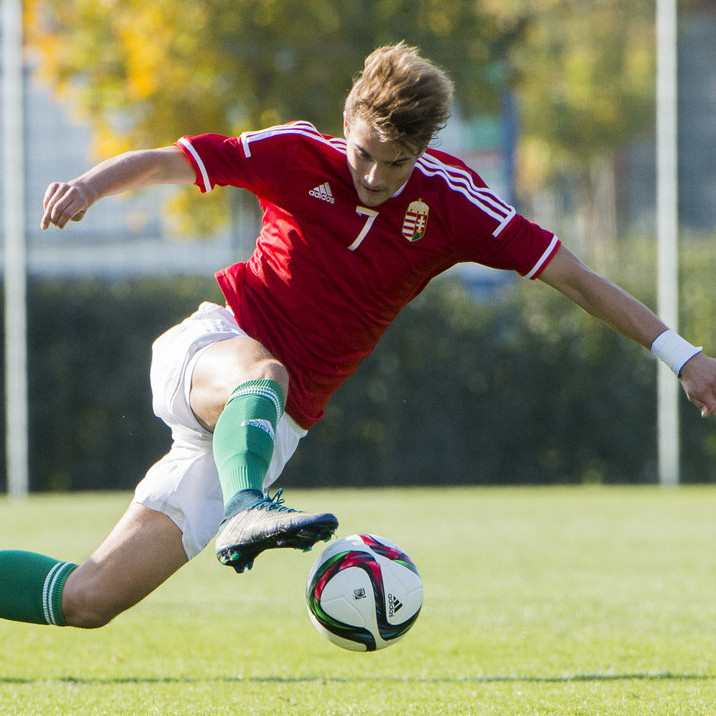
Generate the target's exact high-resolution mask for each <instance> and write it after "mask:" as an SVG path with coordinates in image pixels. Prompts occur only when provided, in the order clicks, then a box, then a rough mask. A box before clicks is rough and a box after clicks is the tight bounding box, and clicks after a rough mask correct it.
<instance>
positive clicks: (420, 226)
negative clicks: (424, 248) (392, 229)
mask: <svg viewBox="0 0 716 716" xmlns="http://www.w3.org/2000/svg"><path fill="white" fill-rule="evenodd" d="M429 211H430V207H429V206H428V205H427V204H426V203H425V202H424V201H423V200H422V199H418V200H417V201H414V202H412V203H411V204H410V206H408V210H407V211H406V212H405V218H404V219H403V230H402V233H403V236H404V237H405V238H406V239H407V240H408V241H419V240H420V239H422V238H423V236H425V230H426V229H427V228H428V212H429Z"/></svg>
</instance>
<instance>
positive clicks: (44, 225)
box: [40, 182, 92, 231]
mask: <svg viewBox="0 0 716 716" xmlns="http://www.w3.org/2000/svg"><path fill="white" fill-rule="evenodd" d="M91 205H92V199H91V198H90V196H89V192H88V191H87V189H86V188H85V187H84V185H82V184H74V183H67V182H53V183H52V184H50V186H48V187H47V191H46V192H45V198H44V201H43V206H44V208H45V213H44V214H43V215H42V220H41V221H40V228H41V229H42V230H43V231H45V230H46V229H48V228H49V227H50V224H54V225H55V226H57V227H58V228H60V229H64V228H65V226H66V225H67V222H68V221H82V218H83V217H84V215H85V213H86V212H87V209H89V208H90V206H91Z"/></svg>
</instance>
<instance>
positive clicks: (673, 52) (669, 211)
mask: <svg viewBox="0 0 716 716" xmlns="http://www.w3.org/2000/svg"><path fill="white" fill-rule="evenodd" d="M656 40H657V42H656V51H657V71H656V75H657V81H656V84H657V88H656V104H657V111H656V142H657V149H656V156H657V159H656V176H657V179H656V181H657V189H656V204H657V244H658V259H657V282H658V284H657V295H658V302H657V304H658V313H659V316H660V317H661V319H662V320H663V321H664V322H665V323H666V324H667V325H668V326H669V327H670V328H673V329H674V330H675V331H678V322H679V292H678V269H679V265H678V251H677V246H678V223H679V219H678V197H679V192H678V148H677V137H678V135H677V131H678V120H677V116H678V113H677V4H676V0H657V2H656ZM657 421H658V440H659V481H660V482H661V484H662V485H676V484H678V483H679V479H680V475H679V473H680V440H679V384H678V381H676V380H675V379H674V376H673V374H672V372H671V371H670V370H669V369H668V368H667V367H666V366H665V365H663V364H662V363H661V362H660V363H659V367H658V417H657Z"/></svg>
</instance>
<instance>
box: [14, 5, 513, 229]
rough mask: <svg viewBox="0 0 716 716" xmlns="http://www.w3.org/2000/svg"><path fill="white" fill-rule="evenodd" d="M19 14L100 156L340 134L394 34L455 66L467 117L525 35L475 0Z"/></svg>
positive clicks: (43, 68)
mask: <svg viewBox="0 0 716 716" xmlns="http://www.w3.org/2000/svg"><path fill="white" fill-rule="evenodd" d="M26 8H27V10H26V11H27V18H26V25H27V29H28V41H29V44H30V46H31V47H32V48H34V49H35V50H36V51H37V53H38V56H39V75H40V76H41V77H42V78H44V79H45V80H46V81H47V82H48V83H49V84H50V85H51V86H52V87H54V88H56V90H57V92H58V94H59V95H60V96H61V97H63V98H64V99H65V100H66V101H68V102H69V103H70V104H71V105H72V106H73V107H74V108H76V110H77V111H78V112H81V113H82V114H83V115H84V116H85V117H86V118H88V119H89V120H90V122H91V123H92V125H93V127H94V128H95V132H96V133H95V141H94V147H95V151H96V154H97V155H98V156H101V157H104V156H108V155H112V154H116V153H118V152H120V151H123V150H126V149H129V148H136V147H137V146H156V145H161V144H169V143H171V142H173V141H175V140H176V139H177V138H178V137H180V136H182V135H184V134H197V133H201V132H207V131H212V132H219V133H223V134H232V135H233V134H238V133H239V132H241V131H242V130H245V129H248V128H258V127H263V126H268V125H271V124H274V123H277V122H280V121H288V120H291V119H306V120H309V121H312V122H314V123H315V124H316V125H317V126H318V127H319V128H320V129H321V130H322V131H326V132H331V133H339V132H341V113H342V108H343V101H344V98H345V95H346V93H347V92H348V90H349V89H350V85H351V81H352V78H353V76H354V75H355V74H356V73H357V72H358V71H359V70H360V68H361V67H362V64H363V59H364V57H365V56H366V55H367V54H368V53H369V52H370V51H372V50H373V49H374V48H375V47H377V46H379V45H381V44H386V43H391V42H396V41H398V40H402V39H405V40H406V41H407V42H409V43H410V44H416V45H419V46H420V47H421V49H422V51H423V52H424V53H425V54H426V56H428V57H430V58H431V59H433V60H434V61H435V62H437V63H438V64H440V65H442V66H443V67H445V69H446V70H448V71H449V73H450V74H451V75H452V76H453V77H454V79H455V80H456V83H457V86H458V99H459V101H460V103H461V106H462V107H463V108H464V109H465V111H472V110H475V109H477V108H480V109H484V108H494V107H496V106H497V101H498V98H499V94H500V90H501V88H500V87H499V86H496V82H495V78H496V75H495V72H494V67H495V66H497V65H499V64H500V63H503V62H504V60H505V58H506V57H507V55H508V53H509V50H510V49H511V47H512V46H513V44H514V42H515V41H516V40H517V39H518V37H519V36H520V34H521V32H522V31H523V29H524V28H523V25H522V23H520V22H518V21H516V20H514V19H513V18H512V17H508V16H505V15H500V16H499V17H497V16H495V14H494V13H492V12H488V11H486V10H484V9H483V4H482V3H480V2H475V0H454V1H452V2H448V3H446V2H443V0H305V1H304V2H295V1H294V0H204V1H203V2H197V1H196V0H122V2H120V1H119V0H73V2H70V3H67V2H65V1H64V0H27V2H26ZM507 79H508V78H507V77H505V76H504V74H503V75H502V76H501V77H500V80H501V81H505V80H507ZM192 195H194V192H192ZM226 196H227V193H226V192H217V197H216V198H215V199H214V201H215V202H218V203H219V204H220V206H215V207H214V208H215V210H220V211H215V212H214V218H217V217H218V216H222V215H223V216H225V215H228V212H226V211H225V210H224V209H225V204H224V202H225V201H226ZM185 200H186V198H185V199H183V200H182V201H185ZM174 208H175V209H176V208H178V205H177V206H175V207H174ZM186 208H187V207H184V209H185V211H183V212H181V211H180V212H179V213H180V214H181V215H182V221H183V222H186V221H187V219H188V218H189V217H192V216H193V217H197V216H204V217H207V216H210V212H209V206H208V205H207V203H206V199H204V200H203V202H202V211H201V212H189V211H187V210H186ZM185 227H186V228H187V229H190V230H192V231H195V230H196V228H197V227H196V225H195V224H191V223H189V224H187V223H185ZM200 228H206V227H200Z"/></svg>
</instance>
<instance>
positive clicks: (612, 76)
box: [485, 0, 656, 261]
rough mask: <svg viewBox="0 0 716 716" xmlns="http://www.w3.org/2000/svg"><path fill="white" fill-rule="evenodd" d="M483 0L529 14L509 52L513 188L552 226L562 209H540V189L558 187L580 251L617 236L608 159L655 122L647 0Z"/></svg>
mask: <svg viewBox="0 0 716 716" xmlns="http://www.w3.org/2000/svg"><path fill="white" fill-rule="evenodd" d="M485 4H486V8H487V9H492V10H494V11H495V12H498V11H499V9H500V8H501V11H502V12H503V13H506V14H508V15H509V16H513V15H515V14H517V15H520V16H525V17H526V18H528V31H527V32H526V33H525V35H524V37H523V38H522V42H520V43H519V45H517V46H516V47H515V48H514V51H513V52H512V53H511V56H510V60H511V62H512V67H513V72H514V73H516V74H517V75H518V76H519V78H520V79H519V82H518V85H517V95H518V98H519V103H520V122H521V126H520V130H521V137H520V146H519V151H518V160H517V163H518V171H517V177H518V193H519V194H520V195H521V196H522V197H523V198H528V197H529V198H531V199H532V201H531V206H530V213H531V214H533V215H534V216H535V218H536V219H537V220H538V221H540V222H542V223H543V224H545V225H547V226H552V227H553V228H559V229H561V227H560V226H559V225H558V222H559V213H560V212H559V211H556V210H555V211H551V212H550V211H548V212H547V213H546V215H545V213H544V212H543V211H541V210H540V209H541V207H544V206H545V205H549V202H546V201H545V193H544V192H545V189H551V190H556V191H557V192H559V193H561V194H562V196H563V198H564V201H563V202H562V205H563V206H564V205H565V204H566V207H567V208H568V211H565V212H561V213H563V214H565V215H568V216H573V217H575V218H576V221H574V222H573V223H572V225H571V226H570V227H569V228H570V230H571V231H570V232H569V233H572V234H573V235H575V234H576V236H575V240H576V242H577V244H578V245H577V248H578V249H580V250H586V249H587V247H588V244H589V243H590V242H593V241H594V239H599V238H615V236H616V229H617V227H616V205H615V203H616V199H617V194H618V192H619V181H618V176H617V175H616V172H617V168H618V167H617V165H616V164H615V158H616V157H617V155H618V152H619V150H621V149H623V148H624V146H625V145H626V144H627V143H628V142H631V141H633V140H634V139H635V138H637V137H649V136H651V135H652V133H653V129H654V121H655V109H654V101H655V99H654V98H655V60H656V58H655V31H654V22H655V18H654V2H653V0H631V2H616V1H615V0H590V1H589V2H586V1H585V0H499V1H498V0H485ZM557 205H559V202H557ZM556 224H557V225H556ZM560 233H561V232H560ZM593 258H594V257H591V256H590V261H591V260H593Z"/></svg>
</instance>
